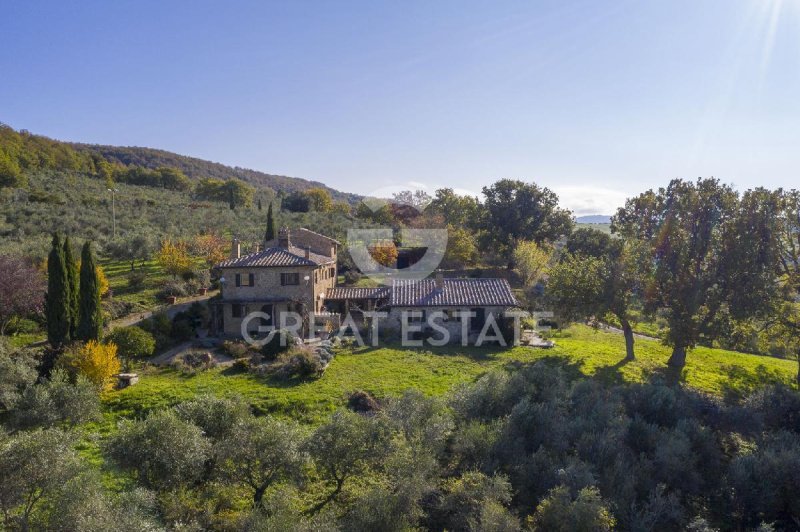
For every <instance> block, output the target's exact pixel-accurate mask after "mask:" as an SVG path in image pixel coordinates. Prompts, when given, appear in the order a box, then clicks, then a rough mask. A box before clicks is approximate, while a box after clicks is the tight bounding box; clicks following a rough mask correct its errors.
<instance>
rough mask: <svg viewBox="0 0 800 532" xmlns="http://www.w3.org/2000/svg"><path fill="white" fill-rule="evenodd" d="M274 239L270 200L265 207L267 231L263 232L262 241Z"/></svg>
mask: <svg viewBox="0 0 800 532" xmlns="http://www.w3.org/2000/svg"><path fill="white" fill-rule="evenodd" d="M274 239H275V213H274V212H273V211H272V202H269V207H267V232H266V233H265V234H264V241H265V242H269V241H270V240H274Z"/></svg>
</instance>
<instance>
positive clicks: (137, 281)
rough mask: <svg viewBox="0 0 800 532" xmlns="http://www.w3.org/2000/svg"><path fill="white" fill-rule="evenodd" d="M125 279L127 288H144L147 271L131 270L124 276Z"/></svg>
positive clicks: (137, 289) (134, 289) (135, 289)
mask: <svg viewBox="0 0 800 532" xmlns="http://www.w3.org/2000/svg"><path fill="white" fill-rule="evenodd" d="M126 279H127V281H128V288H130V289H131V290H133V291H139V290H141V289H142V288H144V283H145V281H146V280H147V273H146V272H144V271H142V270H138V271H133V272H130V273H129V274H128V275H127V276H126Z"/></svg>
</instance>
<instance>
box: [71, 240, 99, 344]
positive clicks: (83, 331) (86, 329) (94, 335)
mask: <svg viewBox="0 0 800 532" xmlns="http://www.w3.org/2000/svg"><path fill="white" fill-rule="evenodd" d="M102 331H103V314H102V311H101V309H100V280H99V279H98V278H97V268H96V266H95V262H94V254H93V253H92V246H91V243H89V242H86V243H85V244H84V245H83V251H82V252H81V284H80V303H79V319H78V335H77V337H78V338H79V339H80V340H82V341H84V342H88V341H89V340H95V341H97V340H100V336H101V333H102Z"/></svg>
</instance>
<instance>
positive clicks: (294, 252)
mask: <svg viewBox="0 0 800 532" xmlns="http://www.w3.org/2000/svg"><path fill="white" fill-rule="evenodd" d="M328 263H333V259H332V258H331V257H326V256H324V255H318V254H317V253H313V252H312V253H311V254H310V255H309V258H308V259H307V258H306V252H305V250H304V249H300V248H298V247H294V246H291V247H290V248H288V249H287V248H280V247H271V248H267V249H265V250H263V251H258V252H256V253H250V254H249V255H243V256H241V257H239V258H238V259H228V260H224V261H222V262H220V263H219V264H217V265H216V267H217V268H276V267H286V266H319V265H321V264H328Z"/></svg>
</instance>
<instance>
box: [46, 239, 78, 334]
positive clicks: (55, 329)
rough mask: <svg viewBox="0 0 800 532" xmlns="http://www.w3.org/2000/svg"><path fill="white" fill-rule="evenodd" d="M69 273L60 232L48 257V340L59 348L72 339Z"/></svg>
mask: <svg viewBox="0 0 800 532" xmlns="http://www.w3.org/2000/svg"><path fill="white" fill-rule="evenodd" d="M70 297H71V296H70V291H69V274H68V273H67V266H66V262H65V261H64V247H63V246H62V245H61V239H60V238H59V236H58V233H55V234H54V235H53V246H52V248H51V249H50V255H48V257H47V298H46V300H45V301H46V303H45V305H46V307H45V308H46V317H47V341H48V342H50V345H51V346H53V347H54V348H59V347H61V346H62V345H64V344H66V343H68V342H69V341H70V338H71V336H70V324H71V323H72V321H71V320H72V314H71V310H72V308H71V306H70Z"/></svg>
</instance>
